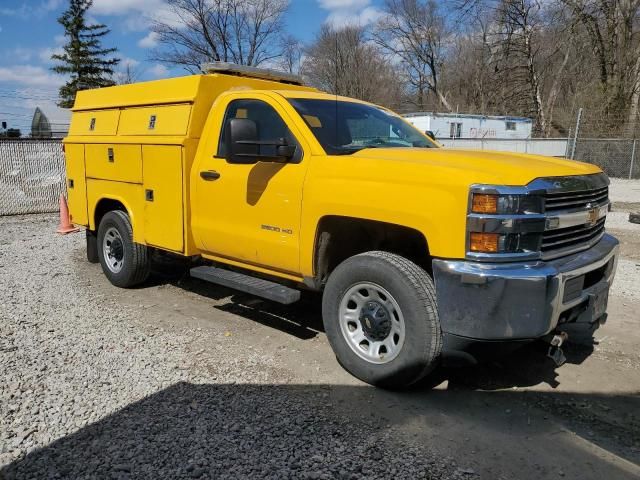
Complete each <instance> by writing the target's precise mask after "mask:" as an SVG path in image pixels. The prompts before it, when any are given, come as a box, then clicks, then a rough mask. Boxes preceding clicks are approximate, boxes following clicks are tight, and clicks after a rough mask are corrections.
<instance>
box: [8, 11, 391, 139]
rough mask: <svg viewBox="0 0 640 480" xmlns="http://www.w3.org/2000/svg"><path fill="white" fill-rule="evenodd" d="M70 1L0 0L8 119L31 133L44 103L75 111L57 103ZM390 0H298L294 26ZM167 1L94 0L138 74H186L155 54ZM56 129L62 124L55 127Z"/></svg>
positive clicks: (310, 31) (111, 41)
mask: <svg viewBox="0 0 640 480" xmlns="http://www.w3.org/2000/svg"><path fill="white" fill-rule="evenodd" d="M67 3H68V1H67V0H0V121H6V122H7V124H8V125H7V126H8V128H20V129H21V131H22V132H23V134H25V133H26V134H28V133H29V132H30V129H31V128H30V125H31V119H32V117H33V112H34V110H35V108H36V107H40V108H41V109H42V110H43V111H44V112H45V114H46V115H47V116H48V117H49V120H50V121H51V123H52V124H56V123H67V122H68V118H69V114H68V112H66V111H63V110H61V109H59V108H57V107H56V106H55V102H56V98H57V91H58V88H59V87H60V85H62V84H63V83H64V77H61V76H59V75H56V74H54V73H53V72H51V70H50V68H51V66H52V65H53V63H52V61H51V55H52V54H53V53H55V52H56V51H59V50H60V48H61V46H62V45H63V44H64V42H65V38H64V36H63V33H64V32H63V29H62V26H61V25H59V24H58V23H57V21H56V19H57V18H58V17H59V16H60V14H61V13H62V12H63V11H64V10H65V8H66V6H67ZM381 3H382V0H290V8H289V12H288V14H287V17H286V29H287V32H288V33H290V34H291V35H293V36H294V37H296V38H298V39H300V40H301V41H303V42H309V41H311V40H313V38H314V36H315V35H316V33H317V32H318V30H319V29H320V27H321V26H322V24H323V23H325V22H326V23H330V24H334V25H343V24H346V23H360V24H363V25H366V24H368V23H370V22H372V21H375V20H376V19H377V18H378V17H379V15H380V5H381ZM162 12H163V0H94V3H93V7H92V9H91V10H90V11H89V19H90V20H92V21H93V22H99V23H104V24H106V25H107V26H109V28H111V33H110V34H109V35H108V36H106V37H103V46H105V47H117V48H118V54H117V56H118V57H119V58H120V59H121V67H122V66H124V65H130V66H131V69H132V70H133V71H134V72H135V74H136V77H137V80H139V81H143V80H153V79H158V78H166V77H169V76H178V75H185V74H186V72H184V71H181V70H179V69H168V68H167V67H165V66H164V65H162V64H159V63H157V62H154V61H151V60H149V58H150V52H151V50H152V49H153V48H154V47H155V46H156V42H155V38H154V35H153V34H152V33H151V32H150V30H149V22H150V20H151V19H152V18H153V17H154V15H162ZM54 128H55V127H54Z"/></svg>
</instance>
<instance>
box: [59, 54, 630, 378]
mask: <svg viewBox="0 0 640 480" xmlns="http://www.w3.org/2000/svg"><path fill="white" fill-rule="evenodd" d="M207 71H208V72H209V73H206V74H202V75H193V76H188V77H183V78H174V79H166V80H159V81H153V82H145V83H138V84H132V85H126V86H117V87H110V88H104V89H97V90H88V91H81V92H79V93H78V95H77V98H76V103H75V106H74V108H73V115H72V120H71V127H70V131H69V136H68V137H67V138H66V139H65V140H64V143H65V152H66V161H67V179H68V185H67V187H68V188H67V191H68V203H69V210H70V216H71V221H72V222H73V223H74V224H76V225H78V226H82V227H84V228H85V229H86V231H87V248H88V258H89V260H90V261H98V260H99V261H100V262H101V263H102V267H103V270H104V272H105V274H106V275H107V277H108V278H109V279H110V280H111V281H112V283H114V284H115V285H118V286H122V287H128V286H132V285H134V284H136V283H140V282H142V281H144V280H145V279H146V278H147V276H148V273H149V261H150V260H149V252H151V251H153V250H160V251H166V252H170V253H172V254H175V255H179V256H183V257H189V258H191V259H192V260H199V265H198V266H196V267H194V269H193V270H192V275H194V276H196V277H198V278H202V279H205V280H209V281H212V282H215V283H221V284H225V285H228V286H232V287H236V288H239V289H243V290H245V291H249V292H251V293H255V294H257V295H262V296H264V297H267V298H271V299H272V300H276V301H280V302H283V303H290V302H293V301H295V300H296V299H297V298H299V290H303V289H307V290H315V291H323V292H324V293H323V318H324V323H325V329H326V331H327V335H328V337H329V340H330V342H331V345H332V347H333V348H334V351H335V352H336V355H337V356H338V358H339V360H340V362H341V364H342V365H343V366H344V367H345V368H347V369H348V370H349V371H350V372H351V373H353V374H354V375H356V376H357V377H359V378H361V379H363V380H365V381H367V382H369V383H372V384H376V385H382V386H389V387H398V386H405V385H408V384H411V383H413V382H415V381H417V380H419V379H420V378H422V377H424V376H425V375H426V374H428V373H429V372H431V371H432V370H433V369H434V368H435V367H437V365H439V364H440V363H441V361H442V360H443V359H445V360H446V359H453V360H461V361H465V362H475V361H476V359H477V358H479V355H478V354H477V352H478V351H479V348H480V347H486V346H487V345H489V349H490V350H491V349H494V348H493V347H496V349H497V347H498V345H517V344H520V343H522V342H525V341H531V340H534V339H539V338H546V339H552V340H553V342H555V343H554V346H553V348H555V347H557V346H558V345H559V343H561V338H563V337H561V336H559V333H561V332H562V326H563V325H564V324H569V323H576V324H584V325H585V328H595V327H597V326H598V325H599V324H600V323H602V322H603V321H604V320H605V319H606V313H605V311H606V299H607V295H608V287H609V285H610V283H611V281H612V280H613V277H614V274H615V267H616V259H617V251H618V246H617V245H618V242H617V241H616V240H615V239H614V238H613V237H611V236H610V235H608V234H607V233H606V232H605V230H604V221H605V217H606V213H607V206H608V183H609V182H608V179H607V178H606V176H605V175H604V174H603V173H602V172H601V171H600V169H599V168H598V167H596V166H594V165H590V164H584V163H579V162H573V161H568V160H564V159H556V158H548V157H540V156H532V155H520V154H512V153H505V152H487V151H463V150H450V149H443V148H440V147H439V145H438V144H437V143H436V142H435V141H432V140H431V139H430V138H429V137H427V136H425V135H424V134H422V133H420V132H418V131H416V130H415V129H413V128H412V127H411V126H410V125H409V124H408V123H406V122H405V121H404V120H402V119H401V118H400V117H399V116H397V115H395V114H394V113H392V112H390V111H388V110H386V109H384V108H382V107H378V106H374V105H371V104H368V103H366V102H361V101H358V100H354V99H350V98H345V97H336V96H334V95H328V94H325V93H323V92H320V91H318V90H316V89H313V88H310V87H306V86H304V85H302V84H301V82H299V81H298V80H297V79H296V78H294V77H291V76H287V75H284V74H277V73H274V72H270V71H259V70H257V69H251V68H243V67H236V66H233V65H229V64H214V65H210V66H209V67H207ZM485 349H486V348H485Z"/></svg>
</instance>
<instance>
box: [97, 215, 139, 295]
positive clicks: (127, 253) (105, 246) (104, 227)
mask: <svg viewBox="0 0 640 480" xmlns="http://www.w3.org/2000/svg"><path fill="white" fill-rule="evenodd" d="M98 257H99V259H100V265H101V266H102V271H103V272H104V274H105V276H106V277H107V278H108V279H109V281H110V282H111V283H112V284H113V285H115V286H116V287H122V288H128V287H133V286H134V285H138V284H139V283H142V282H144V281H145V280H146V279H147V278H148V277H149V271H150V261H149V255H148V249H147V247H146V246H144V245H139V244H137V243H134V241H133V228H132V226H131V221H130V220H129V216H128V215H127V214H126V213H125V212H122V211H120V210H114V211H112V212H109V213H107V214H106V215H105V216H104V217H102V220H101V221H100V226H99V227H98Z"/></svg>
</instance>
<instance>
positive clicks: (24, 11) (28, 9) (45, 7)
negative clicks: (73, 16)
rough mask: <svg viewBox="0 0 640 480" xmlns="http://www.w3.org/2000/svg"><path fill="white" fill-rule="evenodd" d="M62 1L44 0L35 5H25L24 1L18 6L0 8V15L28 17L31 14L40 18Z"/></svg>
mask: <svg viewBox="0 0 640 480" xmlns="http://www.w3.org/2000/svg"><path fill="white" fill-rule="evenodd" d="M63 3H64V2H63V0H46V1H43V2H40V3H39V4H37V5H27V3H26V2H25V3H23V4H22V5H20V6H19V7H13V8H7V7H5V8H0V16H5V17H20V18H24V19H28V18H31V17H33V16H36V17H39V18H41V17H43V16H45V15H47V14H48V13H50V12H52V11H54V10H57V9H58V8H60V7H61V6H62V4H63Z"/></svg>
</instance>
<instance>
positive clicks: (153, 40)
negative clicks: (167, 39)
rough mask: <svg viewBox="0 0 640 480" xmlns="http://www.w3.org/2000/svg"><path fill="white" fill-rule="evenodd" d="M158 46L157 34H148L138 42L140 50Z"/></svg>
mask: <svg viewBox="0 0 640 480" xmlns="http://www.w3.org/2000/svg"><path fill="white" fill-rule="evenodd" d="M157 44H158V34H157V33H156V32H149V33H148V34H147V36H146V37H144V38H143V39H141V40H140V41H139V42H138V46H139V47H140V48H153V47H155V46H156V45H157Z"/></svg>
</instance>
